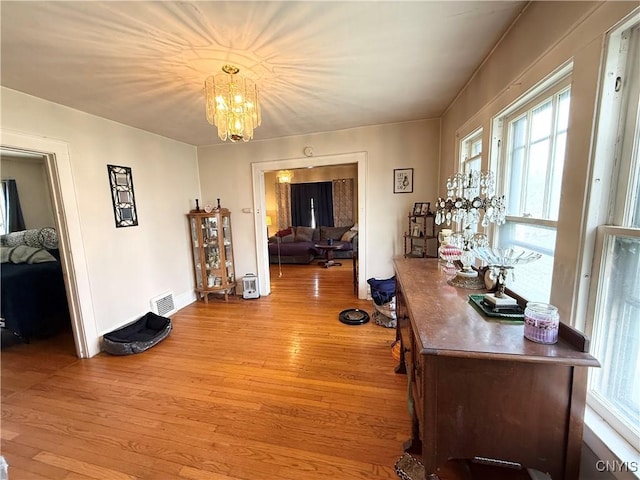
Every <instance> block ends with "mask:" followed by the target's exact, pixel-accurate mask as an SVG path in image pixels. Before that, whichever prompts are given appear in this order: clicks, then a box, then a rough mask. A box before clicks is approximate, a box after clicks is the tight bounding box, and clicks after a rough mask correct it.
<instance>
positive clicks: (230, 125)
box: [204, 65, 262, 142]
mask: <svg viewBox="0 0 640 480" xmlns="http://www.w3.org/2000/svg"><path fill="white" fill-rule="evenodd" d="M239 71H240V69H238V67H235V66H233V65H225V66H224V67H222V72H223V73H218V74H216V75H212V76H210V77H208V78H207V79H206V80H205V82H204V92H205V96H206V103H207V120H208V121H209V123H210V124H211V125H215V126H216V127H218V137H220V140H223V141H226V140H227V138H228V139H229V140H231V141H232V142H238V141H240V140H242V141H244V142H248V141H249V140H251V139H252V138H253V129H254V128H256V127H258V126H260V123H261V121H262V118H261V116H260V103H259V102H258V89H257V87H256V84H255V82H254V81H253V80H250V79H248V78H244V77H242V76H240V75H238V72H239Z"/></svg>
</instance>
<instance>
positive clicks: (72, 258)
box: [0, 129, 100, 358]
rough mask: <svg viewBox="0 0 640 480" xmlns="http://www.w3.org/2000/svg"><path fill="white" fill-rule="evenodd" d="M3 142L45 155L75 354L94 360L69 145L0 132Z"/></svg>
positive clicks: (96, 344)
mask: <svg viewBox="0 0 640 480" xmlns="http://www.w3.org/2000/svg"><path fill="white" fill-rule="evenodd" d="M0 143H1V144H2V146H3V147H7V148H11V149H15V150H19V151H28V152H34V153H39V154H42V155H44V156H45V164H46V167H47V175H48V179H49V182H50V184H51V187H52V188H51V195H52V201H53V207H54V216H55V219H56V228H57V230H58V237H59V242H60V251H61V261H62V268H63V272H64V277H65V287H66V290H67V298H68V300H69V314H70V315H71V325H72V328H73V336H74V340H75V344H76V353H77V355H78V357H80V358H89V357H93V356H94V355H97V354H98V353H99V352H100V337H99V335H98V331H97V328H96V323H95V316H94V310H93V300H92V296H91V285H90V282H89V272H88V270H87V263H86V257H85V253H84V242H83V239H82V228H81V224H80V214H79V211H78V205H77V200H76V190H75V185H74V181H73V172H72V168H71V158H70V153H69V150H70V148H69V144H68V143H66V142H62V141H58V140H52V139H50V138H45V137H37V136H33V135H27V134H24V133H19V132H11V131H8V130H5V129H0Z"/></svg>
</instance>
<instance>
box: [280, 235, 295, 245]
mask: <svg viewBox="0 0 640 480" xmlns="http://www.w3.org/2000/svg"><path fill="white" fill-rule="evenodd" d="M280 241H281V242H282V243H293V242H295V241H296V236H295V235H294V234H293V233H291V234H289V235H285V236H284V237H282V238H281V239H280Z"/></svg>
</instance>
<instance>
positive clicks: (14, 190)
mask: <svg viewBox="0 0 640 480" xmlns="http://www.w3.org/2000/svg"><path fill="white" fill-rule="evenodd" d="M2 195H3V200H4V219H3V220H4V222H3V223H4V227H5V231H6V233H11V232H19V231H21V230H24V229H25V226H24V217H23V216H22V208H21V207H20V198H19V196H18V185H17V184H16V181H15V180H2Z"/></svg>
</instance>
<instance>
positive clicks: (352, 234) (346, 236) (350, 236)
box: [340, 230, 358, 242]
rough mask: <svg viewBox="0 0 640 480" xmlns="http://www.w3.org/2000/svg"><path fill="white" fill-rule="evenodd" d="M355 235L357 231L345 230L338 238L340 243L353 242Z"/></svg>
mask: <svg viewBox="0 0 640 480" xmlns="http://www.w3.org/2000/svg"><path fill="white" fill-rule="evenodd" d="M357 234H358V231H357V230H347V231H346V232H344V233H343V234H342V237H340V241H342V242H350V241H351V240H353V237H355V236H356V235H357Z"/></svg>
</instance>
